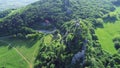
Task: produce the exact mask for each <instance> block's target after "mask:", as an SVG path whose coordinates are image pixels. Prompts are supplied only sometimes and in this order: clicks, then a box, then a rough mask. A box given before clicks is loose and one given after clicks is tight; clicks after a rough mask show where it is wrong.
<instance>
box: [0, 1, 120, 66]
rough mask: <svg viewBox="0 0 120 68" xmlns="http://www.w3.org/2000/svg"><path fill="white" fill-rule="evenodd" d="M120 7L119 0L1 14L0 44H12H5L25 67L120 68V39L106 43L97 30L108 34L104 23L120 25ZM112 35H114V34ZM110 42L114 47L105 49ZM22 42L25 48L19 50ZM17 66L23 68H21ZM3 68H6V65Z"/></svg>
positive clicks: (46, 4) (43, 4)
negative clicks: (104, 30) (118, 23)
mask: <svg viewBox="0 0 120 68" xmlns="http://www.w3.org/2000/svg"><path fill="white" fill-rule="evenodd" d="M116 3H117V4H116ZM118 3H119V0H117V1H116V0H39V1H37V2H35V3H32V4H30V5H27V6H26V7H23V8H21V9H16V10H14V9H9V10H6V11H3V12H0V37H1V38H0V43H2V44H0V45H1V46H3V43H6V42H3V41H7V42H8V43H11V42H12V43H14V44H12V46H11V45H10V44H8V43H7V44H8V46H9V48H10V49H14V50H16V51H17V53H19V54H20V55H21V57H22V58H23V59H24V60H25V61H26V63H25V62H23V61H21V62H22V63H23V64H24V65H23V66H21V67H22V68H24V66H26V67H28V68H119V67H120V55H119V48H120V38H119V37H120V35H117V36H115V37H114V38H111V36H112V35H110V38H109V40H107V39H106V37H102V36H103V35H104V33H102V32H101V31H99V29H101V30H102V29H107V27H106V26H105V25H106V23H116V21H119V20H120V13H119V12H118V11H119V10H118V9H119V5H118ZM111 29H114V28H112V27H111ZM107 31H108V30H107ZM117 31H119V30H116V32H117ZM108 33H110V32H108ZM113 33H114V30H113V32H111V33H110V34H113ZM106 35H107V32H106ZM101 38H102V39H103V38H105V39H104V41H101V40H102V39H101ZM12 40H14V41H17V40H22V41H21V42H14V41H12ZM106 40H107V41H111V42H110V43H113V45H112V44H109V45H107V44H104V43H103V42H105V41H106ZM25 41H27V42H26V43H25ZM107 41H106V42H107ZM20 43H23V44H21V46H18V44H20ZM29 43H31V44H29ZM108 43H109V42H108ZM4 45H5V44H4ZM103 45H104V46H103ZM109 47H112V48H109ZM16 48H17V49H16ZM22 48H24V49H25V52H24V50H23V51H22V50H21V49H22ZM27 48H28V50H27ZM107 48H109V49H111V50H114V52H112V51H111V52H109V51H110V50H108V49H107ZM19 49H20V50H19ZM29 50H30V52H29ZM32 51H33V52H32ZM30 53H31V54H32V55H31V54H30ZM0 58H1V56H0ZM30 59H31V60H30ZM19 60H20V58H19ZM4 63H5V62H4ZM13 64H14V63H13ZM20 64H21V63H20ZM27 64H28V65H27ZM0 65H1V64H0ZM16 66H18V68H19V64H18V65H17V64H16ZM1 67H3V68H6V67H7V63H6V64H5V65H4V66H1ZM10 68H13V67H10Z"/></svg>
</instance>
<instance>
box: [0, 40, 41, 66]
mask: <svg viewBox="0 0 120 68" xmlns="http://www.w3.org/2000/svg"><path fill="white" fill-rule="evenodd" d="M4 40H5V39H4ZM5 41H7V42H8V43H11V45H12V46H14V47H15V48H16V49H17V50H18V51H19V52H20V53H21V54H22V55H23V56H24V57H25V58H26V59H27V60H28V61H29V62H30V63H31V64H32V66H33V64H34V60H35V58H36V56H37V53H38V49H39V45H40V42H39V41H40V40H38V41H33V40H29V41H25V40H20V39H12V40H5ZM1 67H5V68H30V67H29V65H28V63H27V62H26V61H25V60H24V59H23V58H22V57H21V56H20V55H19V54H18V53H17V52H16V51H15V50H14V49H13V48H11V49H8V44H6V43H2V42H0V68H1Z"/></svg>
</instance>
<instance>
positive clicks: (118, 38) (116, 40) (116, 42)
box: [113, 35, 120, 50]
mask: <svg viewBox="0 0 120 68" xmlns="http://www.w3.org/2000/svg"><path fill="white" fill-rule="evenodd" d="M113 42H114V45H115V48H116V49H117V50H118V49H119V48H120V35H116V36H115V37H114V38H113Z"/></svg>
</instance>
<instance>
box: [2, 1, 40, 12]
mask: <svg viewBox="0 0 120 68" xmlns="http://www.w3.org/2000/svg"><path fill="white" fill-rule="evenodd" d="M35 1H38V0H0V11H3V10H6V9H10V8H11V9H12V8H19V7H22V6H25V5H28V4H30V3H33V2H35Z"/></svg>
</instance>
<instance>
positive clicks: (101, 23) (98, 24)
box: [94, 18, 104, 27]
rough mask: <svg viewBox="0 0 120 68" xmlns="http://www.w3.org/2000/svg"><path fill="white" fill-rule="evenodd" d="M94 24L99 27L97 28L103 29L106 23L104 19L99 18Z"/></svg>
mask: <svg viewBox="0 0 120 68" xmlns="http://www.w3.org/2000/svg"><path fill="white" fill-rule="evenodd" d="M94 23H95V26H97V27H103V23H104V21H103V19H102V18H98V19H96V20H95V22H94Z"/></svg>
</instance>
